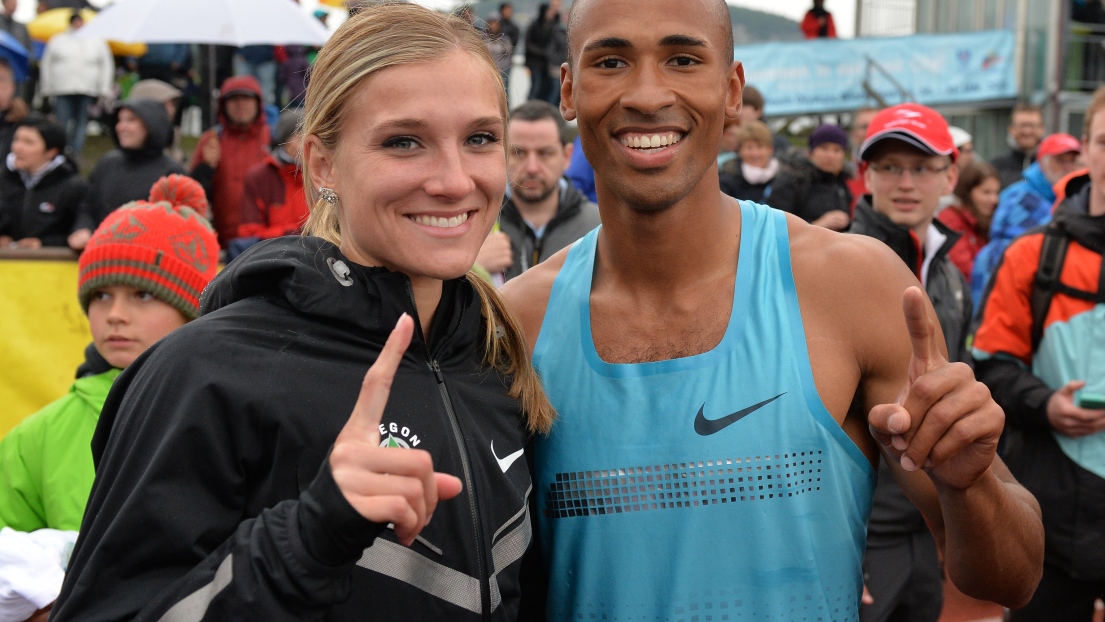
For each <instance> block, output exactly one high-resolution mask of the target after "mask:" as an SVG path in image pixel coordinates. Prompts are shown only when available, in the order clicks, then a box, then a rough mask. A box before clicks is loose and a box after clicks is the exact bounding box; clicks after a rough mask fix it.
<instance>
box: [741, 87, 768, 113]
mask: <svg viewBox="0 0 1105 622" xmlns="http://www.w3.org/2000/svg"><path fill="white" fill-rule="evenodd" d="M741 104H742V105H744V106H748V107H749V108H755V109H756V110H759V111H760V114H763V111H764V95H763V93H761V92H760V89H758V88H756V87H754V86H752V85H751V84H746V85H745V86H744V90H743V91H741Z"/></svg>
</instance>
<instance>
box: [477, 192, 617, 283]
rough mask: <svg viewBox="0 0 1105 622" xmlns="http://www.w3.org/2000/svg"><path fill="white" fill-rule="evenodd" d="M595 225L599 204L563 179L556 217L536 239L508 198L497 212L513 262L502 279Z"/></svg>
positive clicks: (522, 269)
mask: <svg viewBox="0 0 1105 622" xmlns="http://www.w3.org/2000/svg"><path fill="white" fill-rule="evenodd" d="M599 224H600V219H599V207H598V206H597V205H595V204H594V203H592V202H590V201H588V200H587V197H585V196H583V193H582V192H580V191H579V190H577V189H576V188H575V186H573V185H572V184H570V183H568V181H567V180H564V179H561V180H560V203H559V205H558V206H557V210H556V216H553V219H552V220H550V221H549V224H547V225H545V231H544V234H543V235H542V236H541V239H540V240H538V239H537V236H536V235H534V233H533V229H531V228H530V226H529V225H528V224H526V221H525V220H523V219H522V214H521V213H519V212H518V208H517V207H516V206H515V205H514V201H513V200H510V199H508V200H507V201H506V203H505V204H504V205H503V210H502V212H501V213H500V214H499V227H500V229H501V230H502V232H503V233H505V234H507V236H509V237H510V248H511V250H512V251H513V255H514V263H513V264H512V265H511V266H510V267H509V268H507V269H506V273H505V275H504V276H505V278H506V279H507V280H510V279H512V278H514V277H516V276H518V275H519V274H522V273H523V272H525V271H526V270H529V269H530V268H532V267H533V266H536V265H537V264H539V263H541V262H542V261H545V260H546V259H548V258H549V257H551V256H552V255H553V254H555V253H556V252H557V251H559V250H560V249H562V248H566V247H568V246H571V245H572V244H573V243H575V241H576V240H578V239H580V238H582V237H583V236H585V235H587V233H588V232H590V231H591V229H594V228H595V227H597V226H599Z"/></svg>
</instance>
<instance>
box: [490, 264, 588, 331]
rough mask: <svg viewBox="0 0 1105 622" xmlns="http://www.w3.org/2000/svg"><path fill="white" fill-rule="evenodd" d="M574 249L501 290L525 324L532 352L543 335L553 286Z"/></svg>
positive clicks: (533, 269)
mask: <svg viewBox="0 0 1105 622" xmlns="http://www.w3.org/2000/svg"><path fill="white" fill-rule="evenodd" d="M570 250H571V246H568V247H567V248H563V249H561V250H559V251H557V252H556V254H554V255H553V256H552V257H549V258H548V259H546V260H545V261H543V262H541V263H539V264H537V265H536V266H534V267H532V268H530V269H529V270H526V271H525V272H523V273H522V274H520V275H518V276H516V277H514V278H513V279H511V280H509V281H507V283H506V285H504V286H503V288H502V290H501V292H502V295H503V298H504V299H506V303H507V307H508V308H509V309H510V311H511V313H513V314H514V317H515V318H516V319H517V320H518V321H519V322H520V323H521V324H522V330H523V332H524V333H525V335H526V340H527V341H528V343H529V348H530V350H531V351H532V349H533V346H534V345H535V344H536V343H537V336H538V335H539V334H540V333H541V324H542V323H543V322H544V320H545V309H546V307H548V304H549V296H550V295H551V294H552V288H553V283H555V282H556V277H557V276H558V275H559V274H560V269H561V268H562V267H564V261H565V259H566V258H567V257H568V252H569V251H570Z"/></svg>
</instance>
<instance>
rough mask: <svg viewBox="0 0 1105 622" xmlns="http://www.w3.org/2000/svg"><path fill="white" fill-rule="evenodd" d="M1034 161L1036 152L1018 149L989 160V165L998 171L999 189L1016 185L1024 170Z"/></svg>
mask: <svg viewBox="0 0 1105 622" xmlns="http://www.w3.org/2000/svg"><path fill="white" fill-rule="evenodd" d="M1035 161H1036V152H1035V151H1031V152H1025V151H1021V150H1020V149H1010V150H1009V151H1007V152H1005V153H1003V154H1001V155H999V156H997V157H995V158H994V159H992V160H990V165H991V166H993V167H994V168H996V169H998V177H999V178H1000V179H1001V189H1002V190H1005V189H1006V188H1007V187H1009V186H1011V185H1013V184H1015V183H1017V182H1018V181H1020V180H1021V175H1022V173H1024V169H1026V168H1028V167H1029V166H1031V165H1032V163H1033V162H1035Z"/></svg>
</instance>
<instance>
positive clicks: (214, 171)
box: [190, 76, 269, 247]
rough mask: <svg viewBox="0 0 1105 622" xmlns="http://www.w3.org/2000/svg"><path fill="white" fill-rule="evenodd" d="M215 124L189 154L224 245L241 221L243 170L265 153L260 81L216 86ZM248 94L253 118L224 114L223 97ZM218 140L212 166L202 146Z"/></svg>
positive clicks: (243, 78) (266, 139) (238, 79)
mask: <svg viewBox="0 0 1105 622" xmlns="http://www.w3.org/2000/svg"><path fill="white" fill-rule="evenodd" d="M219 92H220V95H219V124H218V125H217V126H215V127H213V128H211V129H209V130H207V131H206V132H204V133H203V135H202V136H200V139H199V142H198V143H197V144H196V153H195V155H193V156H192V165H191V167H190V168H191V170H192V177H193V178H194V179H195V180H196V181H198V182H200V183H201V184H203V189H204V190H205V191H207V198H208V200H209V201H210V202H211V209H212V213H213V216H214V218H213V219H212V224H214V225H215V231H217V232H218V234H219V246H223V247H225V246H226V245H227V243H228V242H229V241H230V240H233V239H234V238H236V237H238V225H239V224H241V222H242V192H243V188H244V186H245V180H246V173H248V172H249V169H251V168H253V166H254V165H255V164H257V163H259V162H264V161H265V158H267V157H268V155H269V151H268V148H269V126H268V125H266V124H265V115H264V112H263V111H262V102H263V101H264V100H263V99H262V97H261V85H260V83H258V82H257V78H254V77H253V76H234V77H232V78H227V80H226V81H225V82H223V86H222V88H221V89H220V90H219ZM242 94H250V95H253V96H254V97H256V98H257V118H255V119H254V120H253V123H250V124H249V125H247V126H241V125H236V124H233V123H231V122H230V119H229V118H228V117H227V116H226V100H227V99H229V98H230V97H232V96H235V95H242ZM212 140H217V141H219V152H220V155H219V165H218V167H216V168H212V167H211V166H210V165H209V164H207V162H204V160H203V147H204V145H206V144H207V143H208V142H209V141H212Z"/></svg>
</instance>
